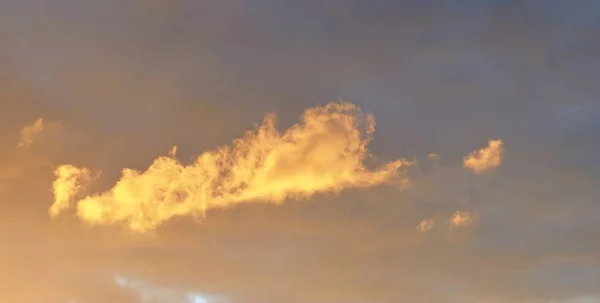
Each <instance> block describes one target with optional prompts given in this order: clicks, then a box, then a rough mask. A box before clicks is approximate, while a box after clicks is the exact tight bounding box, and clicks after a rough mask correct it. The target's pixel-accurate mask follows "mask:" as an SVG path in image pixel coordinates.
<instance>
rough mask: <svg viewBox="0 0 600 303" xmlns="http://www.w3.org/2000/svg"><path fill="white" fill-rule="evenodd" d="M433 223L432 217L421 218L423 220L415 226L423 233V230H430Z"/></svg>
mask: <svg viewBox="0 0 600 303" xmlns="http://www.w3.org/2000/svg"><path fill="white" fill-rule="evenodd" d="M434 225H435V220H433V219H423V221H421V222H420V223H419V226H418V227H417V230H418V231H420V232H422V233H424V232H428V231H430V230H431V229H432V228H433V227H434Z"/></svg>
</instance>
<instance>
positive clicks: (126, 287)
mask: <svg viewBox="0 0 600 303" xmlns="http://www.w3.org/2000/svg"><path fill="white" fill-rule="evenodd" d="M469 2H470V3H464V4H460V5H459V4H453V5H449V4H446V3H444V2H443V1H342V0H333V1H323V2H310V1H308V2H307V1H270V0H266V1H257V2H253V3H252V4H250V3H249V2H247V1H218V3H217V2H206V1H200V2H199V1H186V0H184V1H171V2H165V1H153V0H152V1H137V0H132V1H116V0H115V1H113V0H109V1H75V0H59V1H54V2H53V3H48V2H44V1H37V0H19V1H17V0H7V1H1V2H0V43H1V44H2V45H3V46H4V47H3V48H1V49H0V129H1V130H2V136H0V159H1V160H0V246H1V247H2V249H0V268H1V270H0V301H2V302H24V303H29V302H32V303H37V302H50V303H54V302H56V303H65V302H79V303H104V302H115V303H131V302H136V303H137V302H143V300H144V298H145V297H144V294H148V293H150V294H155V295H156V294H158V297H160V298H159V299H157V300H159V302H164V301H167V302H168V300H173V301H174V302H178V301H184V302H185V300H188V301H189V300H197V299H198V300H199V299H200V298H199V297H193V296H201V297H202V298H204V299H206V298H213V299H214V300H217V299H218V300H220V301H215V302H219V303H220V302H221V301H222V302H228V303H229V302H231V303H270V302H274V303H278V302H289V303H307V302H309V303H339V302H344V303H355V302H356V303H362V302H373V303H396V302H416V303H419V302H456V303H458V302H490V303H505V302H511V303H512V302H517V303H525V302H544V303H547V302H560V303H574V302H577V303H581V302H595V301H594V300H596V301H597V300H598V299H597V298H598V297H599V296H600V294H599V293H598V285H600V258H599V257H598V256H600V241H598V240H597V238H598V236H597V231H598V229H599V228H600V223H599V222H600V221H598V220H597V218H598V215H599V214H600V206H599V205H598V201H599V199H598V197H600V190H599V189H598V186H597V185H598V184H599V183H600V161H599V160H598V155H599V154H600V142H599V141H598V138H599V137H600V122H599V121H600V106H599V105H598V96H600V87H599V86H598V85H597V79H598V78H599V77H600V60H599V59H600V58H598V57H599V55H598V54H599V52H598V51H599V50H600V40H599V38H598V37H600V29H599V26H600V23H599V22H598V20H600V17H599V15H598V12H599V11H600V6H599V3H598V2H597V1H593V0H590V1H587V0H584V1H574V2H571V1H553V0H552V1H526V2H525V1H491V0H490V1H469ZM340 99H342V100H348V101H350V102H352V103H353V104H355V105H357V106H359V107H360V109H361V110H362V111H363V112H364V113H372V114H373V116H374V117H375V119H376V121H377V125H376V129H377V130H376V132H374V133H373V138H372V139H373V140H372V141H370V143H369V151H370V153H369V157H371V160H372V161H371V162H369V161H366V163H364V165H365V167H366V168H369V169H376V168H377V167H378V166H377V165H376V164H381V163H388V162H393V161H394V160H396V159H408V160H410V161H411V162H412V161H413V160H417V161H416V162H415V163H414V165H411V166H409V167H406V174H407V176H408V177H409V178H410V182H409V183H408V185H407V186H405V187H403V188H402V189H400V188H398V187H397V186H386V185H385V184H381V185H379V186H372V187H371V186H369V187H363V188H349V187H346V189H345V190H344V191H340V192H339V194H338V195H330V194H323V193H322V194H315V195H312V196H310V198H309V199H303V200H300V201H296V200H295V199H286V200H285V203H281V204H279V205H272V204H268V203H242V204H239V205H237V206H235V207H230V208H226V209H225V208H212V209H207V210H206V212H207V214H206V217H205V218H204V219H203V220H202V221H201V222H198V220H197V219H195V218H194V217H193V216H174V217H172V218H171V219H170V220H169V221H168V222H167V223H165V224H161V225H159V226H156V229H155V231H154V233H152V234H144V235H140V234H133V233H130V231H129V230H128V229H127V228H126V225H127V222H121V223H125V225H123V224H116V225H113V224H109V225H103V224H100V225H90V224H89V223H88V222H86V221H82V220H80V218H79V217H78V216H77V206H76V205H78V204H77V201H78V200H81V199H82V198H85V196H88V195H92V196H93V195H94V194H98V193H100V194H101V193H106V192H108V193H110V192H111V189H112V188H113V187H114V186H115V184H118V182H119V180H121V178H122V169H123V168H129V169H131V170H136V171H139V172H144V171H145V170H146V169H148V168H149V167H152V165H153V163H155V162H154V161H155V159H156V158H157V156H160V155H164V154H167V153H168V152H169V151H170V150H171V148H172V147H173V146H176V147H177V149H176V152H172V153H171V155H170V156H168V157H165V159H174V158H176V159H177V163H176V164H177V165H179V166H177V165H176V166H177V167H179V168H185V167H186V165H189V164H190V163H194V159H195V158H196V157H197V156H198V155H199V154H202V153H203V152H205V151H216V150H218V148H219V147H220V146H226V145H228V144H230V143H231V142H232V140H233V139H235V138H239V137H240V135H242V134H244V132H245V131H247V130H251V129H257V128H259V127H260V125H259V123H260V121H262V119H263V117H264V115H265V113H268V112H274V114H275V115H276V116H277V117H278V119H279V123H278V127H277V130H278V131H279V134H280V135H281V134H284V133H285V131H286V130H287V129H289V128H290V127H292V128H293V127H294V125H295V124H296V123H298V121H299V119H298V118H299V117H300V116H301V115H302V113H303V111H304V110H305V109H310V108H316V107H318V106H321V105H324V104H327V103H328V102H329V101H331V100H340ZM40 117H43V122H44V123H43V124H44V126H45V127H44V131H43V132H41V133H38V136H35V138H34V139H33V141H32V143H31V144H29V145H28V147H27V148H15V146H16V145H17V144H18V142H19V140H20V139H21V135H22V130H23V127H24V126H26V125H30V124H31V123H32V122H35V121H36V120H37V119H39V118H40ZM53 125H54V126H53ZM342 130H345V131H341V132H338V133H337V134H339V135H340V136H339V137H338V136H333V137H327V138H328V140H324V142H320V141H319V142H318V143H316V145H315V146H317V147H321V148H325V147H333V146H334V144H335V143H336V142H337V141H335V140H329V139H335V138H341V137H342V134H344V135H346V134H351V133H352V132H346V131H348V130H350V131H351V130H352V128H342ZM498 138H499V139H501V140H502V141H501V142H502V145H501V146H498V145H496V147H502V148H503V149H505V150H504V152H503V153H488V154H486V153H485V151H486V150H487V151H490V150H498V149H490V147H491V146H492V145H490V146H487V147H486V142H488V141H489V140H490V139H492V140H495V139H498ZM317 141H318V140H317ZM348 142H358V143H359V144H360V143H361V142H363V141H360V140H359V141H351V140H350V141H348ZM261 146H262V145H261ZM481 148H483V150H481V151H480V149H481ZM316 150H320V149H319V148H316ZM321 151H322V150H321ZM474 152H475V153H474ZM430 155H431V156H430ZM434 155H435V156H434ZM469 155H471V156H472V158H467V159H474V160H473V161H470V162H469V163H472V164H473V165H474V163H477V164H478V165H479V164H481V165H483V164H485V165H484V166H477V167H486V168H489V167H492V166H493V167H494V169H487V170H484V171H481V172H484V173H474V172H475V171H474V170H473V169H474V167H475V166H473V165H472V166H467V167H465V163H464V162H463V161H464V160H465V156H467V157H469ZM485 155H496V156H497V157H495V156H489V157H488V156H485ZM486 157H487V158H486ZM494 159H496V160H498V161H496V160H494ZM172 161H175V160H172ZM292 162H293V161H292ZM327 162H328V163H329V162H331V163H332V164H335V163H340V165H341V163H342V162H337V161H335V160H332V161H327ZM343 163H344V164H345V163H346V162H343ZM64 164H69V165H72V166H73V167H77V168H82V167H87V168H90V171H89V173H87V172H86V173H84V174H79V175H77V174H72V173H69V171H68V170H65V171H62V172H61V170H60V169H59V168H60V167H61V165H64ZM344 167H346V166H344ZM350 167H356V166H352V165H350ZM469 167H470V168H471V169H469ZM327 168H328V167H327V166H325V169H322V171H324V172H329V171H328V170H327ZM99 171H101V174H99ZM336 171H337V170H336ZM369 171H371V170H369ZM55 172H57V173H58V175H59V176H58V177H59V178H62V180H65V181H69V180H71V181H77V180H79V181H83V183H85V191H78V193H77V194H75V197H74V199H72V200H68V199H67V200H68V201H67V200H65V199H64V198H65V197H71V195H73V193H74V192H75V189H73V187H68V186H66V187H61V189H60V191H59V192H63V194H62V195H60V196H59V198H58V200H54V198H56V197H54V196H53V192H52V190H53V182H54V181H56V177H57V176H56V175H55ZM71 172H73V171H71ZM292 175H293V174H289V176H292ZM61 176H62V177H61ZM286 176H287V175H286ZM308 176H314V175H313V174H308ZM81 177H84V178H83V179H82V178H81ZM87 178H89V179H91V180H89V181H93V182H87V181H88V180H86V179H87ZM59 180H60V179H59ZM67 183H69V182H67ZM69 184H71V186H75V187H76V186H77V184H79V183H77V182H71V183H69ZM61 197H62V198H61ZM55 201H62V202H60V203H58V204H55V205H57V206H56V207H55V209H57V210H56V212H58V209H60V210H62V212H61V215H60V216H55V217H54V218H51V216H49V213H48V212H49V209H50V208H51V207H52V204H53V202H55ZM111 201H112V200H111ZM136 201H139V199H138V200H136ZM67 205H70V206H72V208H67V207H66V206H67ZM103 205H104V204H103ZM107 205H113V204H107ZM51 213H52V211H51ZM63 213H64V214H63ZM131 213H132V214H133V212H131ZM457 214H461V215H460V216H457ZM466 214H468V215H469V216H470V217H469V218H472V220H470V221H468V222H469V224H462V223H461V224H460V227H456V226H453V222H454V221H453V218H458V217H460V218H463V219H464V218H466V217H465V216H464V215H466ZM424 220H431V221H424ZM459 221H460V222H467V221H465V220H458V219H457V220H456V222H459ZM423 222H426V223H425V224H423ZM427 222H434V224H433V225H429V224H428V223H427ZM421 226H424V227H423V228H421ZM423 231H426V232H423ZM123 279H125V280H123ZM119 282H120V283H119ZM150 297H152V295H150ZM155 299H156V298H155ZM160 300H162V301H160ZM191 302H194V301H191ZM209 302H210V301H209ZM194 303H197V302H194Z"/></svg>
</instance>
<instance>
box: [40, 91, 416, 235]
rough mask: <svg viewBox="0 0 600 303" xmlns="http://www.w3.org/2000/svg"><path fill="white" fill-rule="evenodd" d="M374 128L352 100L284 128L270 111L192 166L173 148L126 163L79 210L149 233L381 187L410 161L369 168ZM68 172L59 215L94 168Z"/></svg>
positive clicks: (92, 218) (96, 220) (313, 111)
mask: <svg viewBox="0 0 600 303" xmlns="http://www.w3.org/2000/svg"><path fill="white" fill-rule="evenodd" d="M374 130H375V120H374V118H373V116H372V115H369V114H365V113H363V112H362V111H361V110H360V109H359V108H358V107H357V106H355V105H353V104H351V103H347V102H332V103H329V104H327V105H325V106H321V107H314V108H310V109H307V110H306V111H305V112H304V114H303V117H302V121H301V122H300V123H298V124H295V125H293V126H291V127H290V128H288V129H287V130H286V131H285V132H283V133H281V134H280V133H279V131H278V130H277V129H276V126H275V116H274V115H272V114H269V115H267V116H266V117H265V120H264V122H263V123H262V124H261V125H260V127H258V129H257V130H256V131H249V132H247V133H246V134H245V135H244V137H242V138H240V139H237V140H235V141H234V143H233V145H231V146H224V147H221V148H219V149H216V150H212V151H206V152H204V153H202V154H200V155H199V156H197V157H196V159H195V161H194V162H193V163H191V164H189V165H185V164H182V163H181V162H179V161H178V160H177V159H176V158H174V155H175V151H176V150H175V149H173V150H172V151H171V152H170V155H171V156H170V157H159V158H157V159H155V160H154V162H153V163H152V164H151V165H150V167H148V169H146V170H145V171H143V172H139V171H135V170H132V169H124V170H123V174H122V176H121V179H120V180H119V181H118V182H117V184H116V185H115V186H114V187H113V188H112V189H110V190H108V191H106V192H103V193H99V194H96V195H92V196H88V197H85V198H83V199H81V200H80V201H79V202H77V213H78V215H79V217H80V218H81V219H83V220H85V221H87V222H89V223H91V224H101V225H102V224H114V223H119V222H124V223H127V225H128V226H129V228H130V229H131V230H134V231H139V232H144V231H146V230H152V229H154V228H156V227H157V226H158V225H160V224H161V223H163V222H165V221H167V220H169V219H171V218H173V217H176V216H185V215H192V216H204V215H205V213H206V211H207V210H209V209H214V208H229V207H232V206H235V205H237V204H240V203H253V202H271V203H281V202H283V201H284V200H285V199H303V198H309V197H311V196H313V195H315V194H317V193H339V192H340V191H342V190H344V189H347V188H365V187H373V186H376V185H378V184H382V183H385V182H390V181H392V180H393V179H394V178H397V177H399V171H398V169H399V168H401V167H403V166H407V165H409V164H410V162H408V161H407V160H404V159H399V160H395V161H391V162H388V163H384V164H382V165H380V166H379V167H378V168H375V169H372V170H371V169H369V168H367V167H366V166H365V164H364V162H365V160H369V159H368V158H369V156H368V155H369V153H368V150H367V144H368V143H369V142H370V140H371V138H372V136H373V132H374ZM64 172H65V173H66V177H65V176H62V177H61V176H59V179H58V180H57V181H56V182H55V184H56V185H57V186H59V187H60V188H61V191H60V193H61V194H60V195H57V198H58V199H57V200H56V201H55V204H54V205H53V208H52V211H51V213H53V214H57V213H58V212H60V210H62V209H64V208H65V207H66V205H67V203H68V202H67V201H68V198H69V197H70V196H71V194H73V193H74V188H75V187H74V186H75V184H74V182H75V181H76V180H77V177H79V176H80V175H81V174H82V172H85V173H84V174H86V173H87V172H88V170H86V169H83V170H78V169H76V168H75V167H73V166H66V169H65V170H64ZM64 181H66V185H64V186H63V185H62V184H64V183H65V182H64ZM398 181H401V180H398ZM398 184H399V185H401V184H404V183H403V182H399V183H398ZM65 189H66V190H67V193H66V194H62V192H63V191H64V190H65Z"/></svg>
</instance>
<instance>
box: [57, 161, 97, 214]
mask: <svg viewBox="0 0 600 303" xmlns="http://www.w3.org/2000/svg"><path fill="white" fill-rule="evenodd" d="M54 174H55V175H56V180H54V182H53V183H52V190H53V192H54V203H53V204H52V206H50V209H49V210H48V214H49V215H50V217H56V216H58V215H59V214H60V213H61V212H62V211H63V210H65V209H67V208H69V204H70V202H71V199H73V197H74V196H75V195H76V194H77V193H78V192H79V191H81V190H82V189H83V187H82V186H81V183H82V182H86V181H89V180H90V170H89V169H87V168H77V167H75V166H73V165H61V166H59V167H58V168H57V169H56V170H55V171H54Z"/></svg>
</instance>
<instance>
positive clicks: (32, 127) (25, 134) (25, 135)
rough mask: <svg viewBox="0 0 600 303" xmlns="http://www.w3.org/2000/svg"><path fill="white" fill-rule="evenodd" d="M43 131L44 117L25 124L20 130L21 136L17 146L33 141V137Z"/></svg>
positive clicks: (29, 143)
mask: <svg viewBox="0 0 600 303" xmlns="http://www.w3.org/2000/svg"><path fill="white" fill-rule="evenodd" d="M43 131H44V119H42V118H39V119H37V120H36V121H35V122H33V123H31V124H28V125H26V126H25V127H23V129H22V130H21V137H20V138H19V143H18V144H17V147H28V146H29V145H31V144H32V143H33V140H34V139H35V137H36V136H37V135H38V134H39V133H41V132H43Z"/></svg>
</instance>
